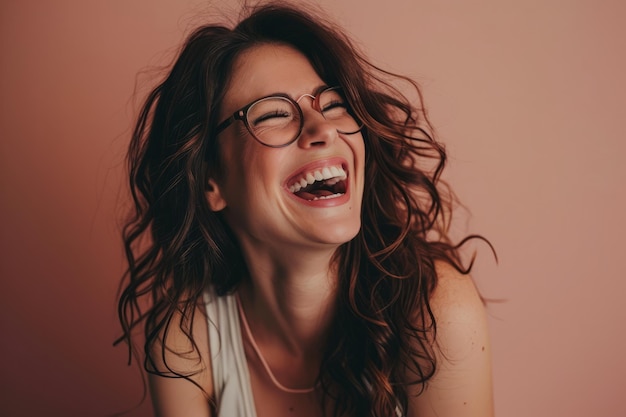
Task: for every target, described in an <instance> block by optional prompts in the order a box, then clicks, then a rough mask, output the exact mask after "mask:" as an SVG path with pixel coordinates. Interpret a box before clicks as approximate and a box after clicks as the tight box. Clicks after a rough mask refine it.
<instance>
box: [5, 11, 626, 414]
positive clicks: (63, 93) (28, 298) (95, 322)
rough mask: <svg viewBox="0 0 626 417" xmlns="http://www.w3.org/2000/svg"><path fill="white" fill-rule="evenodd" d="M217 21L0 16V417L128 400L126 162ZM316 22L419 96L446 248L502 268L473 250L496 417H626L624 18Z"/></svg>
mask: <svg viewBox="0 0 626 417" xmlns="http://www.w3.org/2000/svg"><path fill="white" fill-rule="evenodd" d="M225 4H227V2H225V1H213V2H211V3H208V2H206V1H204V2H203V1H191V0H187V1H183V0H158V1H156V0H110V1H91V0H55V1H49V2H48V1H32V0H3V1H2V2H1V3H0V45H1V49H0V249H1V251H0V276H1V279H2V283H1V288H0V302H1V304H0V308H1V314H0V326H1V328H0V340H1V341H0V346H1V361H2V363H1V368H0V369H1V371H0V381H1V387H0V414H1V415H3V416H11V417H13V416H34V415H47V416H77V417H78V416H81V417H82V416H95V417H104V416H106V415H110V414H111V413H114V412H118V411H123V410H127V409H130V408H132V407H134V405H136V404H137V402H138V401H139V400H140V398H141V395H142V386H141V379H140V377H139V373H138V371H137V368H136V367H130V368H129V367H127V366H126V365H125V361H126V356H125V355H126V351H125V349H124V348H123V347H118V348H115V349H114V348H113V347H112V346H111V344H112V341H113V340H114V339H115V338H116V337H117V336H118V335H119V329H118V325H117V321H116V320H117V319H116V315H115V292H116V288H117V285H118V282H119V278H120V276H121V274H122V272H123V268H124V263H123V257H122V249H121V240H120V237H119V223H120V220H119V219H120V218H121V214H122V213H123V211H124V208H125V207H126V204H127V199H126V196H127V194H126V185H125V182H124V179H123V173H124V152H125V148H126V145H127V143H128V140H129V135H130V128H131V125H132V119H133V117H134V115H136V113H137V108H138V102H139V101H140V100H141V99H142V98H143V97H144V96H145V94H146V92H147V88H148V87H150V86H152V85H153V81H154V80H155V76H154V72H153V69H154V68H155V67H157V66H160V65H164V64H167V63H169V62H170V60H171V58H172V57H173V54H174V51H175V50H176V47H177V46H178V45H180V43H181V42H182V40H183V37H184V36H185V35H186V34H187V33H189V29H190V28H191V27H192V26H195V25H197V24H200V23H203V22H205V21H209V20H212V16H213V15H214V14H218V13H216V12H215V11H216V10H219V9H224V8H225V6H224V5H225ZM318 4H319V5H321V6H322V7H323V8H324V9H326V11H327V12H328V14H329V15H331V16H332V17H334V18H335V20H337V21H339V22H341V24H342V25H343V26H344V27H345V28H346V30H347V31H348V32H349V33H351V34H352V36H353V37H354V38H355V39H356V40H357V41H358V44H359V46H360V47H361V48H362V49H364V50H365V51H366V53H367V54H368V55H369V56H370V57H371V58H372V60H373V61H374V62H375V63H377V64H379V65H381V66H383V67H385V68H388V69H391V70H393V71H396V72H399V73H403V74H407V75H410V76H412V77H414V78H415V79H417V81H418V82H419V83H420V84H421V85H422V86H423V91H424V94H425V98H426V103H427V106H428V109H429V114H430V117H431V119H432V122H433V124H434V125H435V127H436V129H437V133H438V137H439V139H440V140H442V141H443V142H445V143H446V144H447V147H448V150H449V152H450V156H451V158H450V165H449V170H448V172H447V174H446V178H447V179H448V180H449V181H450V182H451V183H452V185H453V186H454V188H455V190H456V191H457V193H458V195H459V196H460V198H461V199H462V201H463V202H464V203H465V204H466V205H467V207H468V208H469V211H470V213H471V215H470V214H468V213H467V212H460V215H461V218H462V219H463V220H462V221H461V222H460V223H459V225H458V226H457V227H458V228H459V229H458V230H457V231H458V232H464V231H465V232H477V233H481V234H484V235H485V236H487V237H488V238H489V239H490V240H491V242H493V244H494V245H495V247H496V248H497V250H498V254H499V257H500V263H499V265H496V264H495V262H494V261H493V258H492V257H491V256H490V254H489V251H488V250H487V248H486V247H484V246H481V245H476V248H477V249H478V250H479V258H478V262H477V267H476V269H475V272H474V276H475V279H476V282H477V283H478V285H479V287H480V289H481V291H482V293H483V295H484V296H486V297H488V298H501V299H505V300H506V301H505V302H502V303H492V304H490V305H489V307H488V311H489V315H490V325H491V334H492V340H493V361H494V380H495V402H496V411H497V414H498V415H499V416H508V417H527V416H569V417H587V416H590V415H594V416H604V417H609V416H613V417H619V416H624V415H626V403H625V402H624V401H623V395H624V388H625V387H626V355H625V352H626V338H625V334H624V332H625V330H624V328H625V325H624V323H626V309H625V307H624V304H625V302H624V297H625V294H626V276H625V274H624V272H623V271H624V267H623V263H624V258H625V256H624V255H625V254H624V252H625V249H626V247H625V246H626V245H625V244H624V234H625V232H626V228H625V224H626V222H625V220H624V215H625V214H626V198H625V197H626V196H625V187H624V181H625V180H626V170H625V168H624V163H623V160H624V159H625V158H626V144H625V142H626V128H625V126H626V124H625V119H626V82H625V81H624V78H625V75H626V58H625V56H626V53H625V51H626V29H625V28H626V26H625V25H624V24H623V23H624V21H626V6H625V5H626V3H624V2H622V1H619V0H615V1H610V0H599V1H592V0H528V1H512V0H505V1H502V0H482V1H478V0H477V1H471V0H468V1H462V0H458V1H436V0H404V1H401V0H388V1H373V0H370V1H364V0H335V1H332V0H320V1H319V2H318ZM226 9H236V7H235V6H229V7H227V8H226ZM140 72H142V73H143V75H140V76H139V77H138V78H137V74H138V73H140ZM136 79H138V80H139V84H138V85H137V88H136ZM150 414H151V410H150V406H149V404H148V403H147V402H146V403H144V405H142V406H141V407H139V408H137V409H134V410H132V411H131V412H130V413H129V414H128V415H132V416H134V415H137V416H148V415H150Z"/></svg>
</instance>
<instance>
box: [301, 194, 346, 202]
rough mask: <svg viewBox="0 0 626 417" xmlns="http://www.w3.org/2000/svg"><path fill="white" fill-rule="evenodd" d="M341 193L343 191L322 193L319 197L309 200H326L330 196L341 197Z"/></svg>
mask: <svg viewBox="0 0 626 417" xmlns="http://www.w3.org/2000/svg"><path fill="white" fill-rule="evenodd" d="M342 195H343V193H337V194H331V195H323V196H320V197H315V198H313V199H312V200H309V201H317V200H328V199H331V198H337V197H341V196H342Z"/></svg>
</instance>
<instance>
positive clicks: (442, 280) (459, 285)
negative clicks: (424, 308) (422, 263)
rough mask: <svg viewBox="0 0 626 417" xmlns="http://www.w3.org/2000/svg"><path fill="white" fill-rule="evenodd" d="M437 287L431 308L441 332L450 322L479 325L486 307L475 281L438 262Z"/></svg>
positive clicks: (448, 265)
mask: <svg viewBox="0 0 626 417" xmlns="http://www.w3.org/2000/svg"><path fill="white" fill-rule="evenodd" d="M435 267H436V271H437V286H436V287H435V290H434V292H433V294H432V295H431V300H430V302H431V306H432V308H433V311H434V313H435V317H436V319H437V324H438V326H439V327H441V330H445V325H446V323H447V322H448V321H451V322H457V321H465V322H472V323H476V324H479V323H480V322H482V321H483V320H482V319H483V317H484V315H485V307H484V304H483V302H482V299H481V298H480V295H479V294H478V291H477V289H476V286H475V285H474V281H473V280H472V278H471V277H470V276H469V275H463V274H462V273H460V272H459V271H457V270H456V269H455V268H454V267H453V266H451V265H450V264H448V263H446V262H437V263H436V265H435Z"/></svg>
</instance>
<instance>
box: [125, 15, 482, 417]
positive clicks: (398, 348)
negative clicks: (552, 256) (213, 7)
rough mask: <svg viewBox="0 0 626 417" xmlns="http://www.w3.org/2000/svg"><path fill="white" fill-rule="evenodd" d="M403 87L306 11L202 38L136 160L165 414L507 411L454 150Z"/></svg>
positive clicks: (176, 76)
mask: <svg viewBox="0 0 626 417" xmlns="http://www.w3.org/2000/svg"><path fill="white" fill-rule="evenodd" d="M391 78H392V75H391V74H389V73H386V72H384V71H381V70H379V69H377V68H376V67H374V66H372V65H371V64H369V63H368V62H367V61H366V60H365V59H364V58H363V56H362V55H360V54H359V53H358V52H356V50H355V48H354V47H353V45H352V44H351V43H350V41H349V40H348V39H347V38H346V37H345V36H344V35H343V34H342V33H341V31H340V30H338V29H337V28H336V27H334V26H333V25H332V24H330V23H326V22H322V21H321V19H320V18H319V17H315V16H313V15H311V14H307V13H305V12H304V11H302V10H300V9H296V8H294V7H292V6H284V5H266V6H263V7H260V8H256V9H254V10H252V12H251V13H250V14H249V16H248V17H247V18H245V19H243V20H242V21H241V22H240V23H239V24H238V25H237V26H236V27H235V28H234V29H228V28H225V27H221V26H205V27H201V28H199V29H198V30H196V31H195V32H194V33H193V34H192V35H191V36H190V38H189V39H188V40H187V42H186V44H185V45H184V47H183V49H182V51H181V52H180V55H179V56H178V58H177V60H176V62H175V63H174V66H173V68H172V69H171V72H170V73H169V75H168V76H167V78H166V79H165V81H163V82H162V83H161V84H160V85H159V86H158V87H156V88H155V89H154V91H153V92H152V93H151V94H150V96H149V97H148V99H147V102H146V104H145V106H144V108H143V111H142V113H141V115H140V117H139V121H138V123H137V126H136V129H135V131H134V135H133V139H132V142H131V145H130V151H129V163H130V180H131V191H132V193H133V198H134V203H135V211H134V215H133V216H132V218H131V219H130V220H129V222H128V223H127V226H126V228H125V230H124V238H125V244H126V253H127V257H128V262H129V270H128V274H127V276H126V280H125V281H124V286H123V291H122V293H121V297H120V301H119V313H120V318H121V322H122V326H123V329H124V337H123V339H124V340H126V341H127V342H128V343H129V345H131V334H132V330H133V329H134V328H136V327H137V326H139V325H142V326H144V327H143V328H144V329H145V345H144V348H145V358H146V360H145V368H146V370H147V371H148V373H149V383H150V390H151V394H152V398H153V404H154V407H155V410H156V413H157V415H159V416H181V415H184V416H188V417H189V416H209V415H212V416H215V415H219V416H242V417H243V416H255V415H257V416H259V417H262V416H284V415H288V416H323V415H324V416H396V415H406V416H435V415H437V416H455V417H458V416H489V415H492V414H493V410H492V399H491V376H490V375H491V371H490V354H489V341H488V336H487V325H486V320H485V314H484V310H483V305H482V303H481V300H480V298H479V296H478V295H477V293H476V290H475V288H474V286H473V284H472V281H471V279H470V278H469V277H467V276H466V274H467V272H468V270H469V269H464V268H463V266H462V265H461V263H460V260H459V254H458V252H457V249H458V246H454V245H453V244H451V243H450V242H449V240H448V238H447V235H446V224H447V219H448V216H449V207H450V205H451V202H450V201H447V200H446V198H444V196H442V194H441V192H440V190H439V189H438V184H439V181H438V179H439V176H440V174H441V170H442V169H443V166H444V162H445V152H444V149H443V147H442V146H441V145H440V144H438V143H437V142H436V141H434V140H433V139H432V137H431V136H430V134H429V126H428V123H427V120H426V119H425V116H424V114H423V112H422V111H421V110H420V107H418V106H415V105H412V104H411V103H410V102H409V101H408V100H407V99H406V98H405V97H404V96H403V95H402V94H401V93H400V92H399V91H397V90H396V89H394V88H393V87H392V85H391V84H390V83H389V82H387V81H386V80H388V79H391ZM396 78H400V77H396ZM405 81H408V80H406V79H405ZM416 88H417V87H416ZM145 300H149V301H148V302H147V303H146V301H145Z"/></svg>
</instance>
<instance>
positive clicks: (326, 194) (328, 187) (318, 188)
mask: <svg viewBox="0 0 626 417" xmlns="http://www.w3.org/2000/svg"><path fill="white" fill-rule="evenodd" d="M347 178H348V174H347V173H346V170H345V169H344V168H343V166H341V165H332V166H326V167H323V168H319V169H315V170H312V171H309V172H306V173H304V174H302V175H300V176H298V177H295V178H293V179H292V180H291V181H290V183H289V185H288V187H287V188H288V189H289V191H290V192H291V193H293V194H294V195H296V196H297V197H299V198H302V199H304V200H307V201H316V200H327V199H331V198H337V197H341V196H342V195H344V194H345V193H346V187H347V185H346V179H347Z"/></svg>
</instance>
